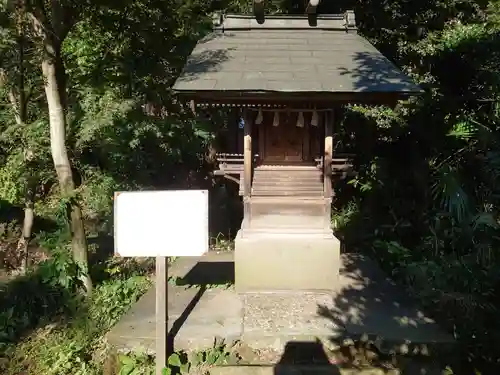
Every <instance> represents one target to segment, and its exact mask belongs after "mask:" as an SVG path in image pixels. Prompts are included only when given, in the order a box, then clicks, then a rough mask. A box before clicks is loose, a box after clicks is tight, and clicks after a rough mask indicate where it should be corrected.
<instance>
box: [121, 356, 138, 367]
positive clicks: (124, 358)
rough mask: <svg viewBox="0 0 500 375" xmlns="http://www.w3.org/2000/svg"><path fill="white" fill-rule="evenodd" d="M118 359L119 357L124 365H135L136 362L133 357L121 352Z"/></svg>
mask: <svg viewBox="0 0 500 375" xmlns="http://www.w3.org/2000/svg"><path fill="white" fill-rule="evenodd" d="M118 359H119V361H120V363H121V364H123V365H133V364H134V362H135V361H134V359H133V358H131V357H129V356H127V355H125V354H119V355H118Z"/></svg>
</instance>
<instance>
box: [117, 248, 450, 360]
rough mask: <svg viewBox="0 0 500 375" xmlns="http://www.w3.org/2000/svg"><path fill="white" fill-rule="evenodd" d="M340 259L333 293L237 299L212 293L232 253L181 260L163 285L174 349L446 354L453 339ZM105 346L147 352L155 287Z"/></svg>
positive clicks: (370, 273)
mask: <svg viewBox="0 0 500 375" xmlns="http://www.w3.org/2000/svg"><path fill="white" fill-rule="evenodd" d="M340 259H341V272H340V278H339V287H338V288H337V291H336V292H334V293H304V292H302V293H300V292H288V293H286V292H280V293H242V294H238V293H236V292H235V291H234V289H233V288H232V287H227V286H226V287H220V286H219V287H211V284H224V283H227V282H228V281H231V280H232V279H233V278H234V264H233V254H232V253H221V254H216V253H209V254H208V255H206V256H204V257H202V258H180V259H179V260H178V261H177V262H176V263H175V264H174V265H173V266H172V268H171V270H170V275H171V276H176V277H179V279H178V282H177V285H176V286H174V285H169V295H168V302H169V330H170V335H171V339H172V340H173V345H174V349H175V350H186V351H194V350H202V349H207V348H210V347H212V345H213V343H214V340H215V339H216V338H219V339H224V340H225V342H226V343H231V342H233V341H236V340H238V341H241V342H242V343H243V344H245V345H246V346H248V347H250V348H252V349H255V350H274V351H276V352H278V353H279V352H281V351H283V349H284V347H285V346H286V344H287V343H289V342H294V341H301V342H304V341H309V342H310V341H316V340H320V341H322V342H323V343H324V345H325V346H326V347H329V348H330V349H332V348H335V347H337V346H338V345H339V344H342V342H343V341H344V340H345V339H353V340H357V339H360V338H363V337H367V338H369V339H373V340H375V342H376V343H378V346H379V348H380V349H381V350H384V351H385V350H392V349H394V350H396V351H397V350H399V351H401V352H403V354H404V353H405V352H407V351H410V352H414V353H415V352H420V353H423V354H426V353H427V352H430V353H431V354H432V351H433V350H434V349H443V348H447V349H446V350H448V349H452V348H453V344H454V340H453V337H452V336H451V335H450V334H448V333H446V332H444V331H443V330H442V329H441V328H440V327H439V326H438V325H437V324H436V323H435V322H433V321H432V319H430V318H428V317H426V316H425V314H424V313H423V312H421V311H419V310H418V309H417V308H416V307H415V306H414V305H413V304H412V303H411V301H409V300H407V299H406V298H405V297H404V294H403V293H402V292H401V290H400V289H399V288H398V287H397V286H396V285H394V284H393V283H391V281H390V280H388V279H387V278H386V277H385V276H384V274H383V273H382V272H381V271H380V269H379V268H378V266H377V265H376V264H375V263H374V262H373V261H371V260H370V259H368V258H366V257H363V256H360V255H350V254H344V255H342V256H341V258H340ZM318 277H321V275H318ZM179 284H185V285H188V284H190V285H193V284H198V285H201V287H193V286H191V287H189V288H187V287H185V286H181V285H179ZM108 341H109V343H110V344H111V345H113V346H115V348H116V349H117V350H118V351H137V350H138V351H146V352H149V353H154V350H155V290H154V287H153V288H151V290H149V291H148V292H147V293H146V294H145V295H144V296H143V297H142V298H141V299H140V300H139V301H138V302H137V303H136V304H135V305H134V306H133V307H132V308H131V309H130V311H129V312H128V313H127V314H126V315H125V316H124V317H123V318H122V320H121V321H120V322H119V323H118V324H117V325H116V326H115V327H114V328H113V329H112V330H111V331H110V332H109V333H108Z"/></svg>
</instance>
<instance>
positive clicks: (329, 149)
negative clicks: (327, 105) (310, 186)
mask: <svg viewBox="0 0 500 375" xmlns="http://www.w3.org/2000/svg"><path fill="white" fill-rule="evenodd" d="M333 121H334V117H333V111H331V112H325V119H324V122H325V151H324V155H323V177H324V180H323V182H324V190H323V192H324V194H325V195H324V196H325V198H331V197H332V158H333Z"/></svg>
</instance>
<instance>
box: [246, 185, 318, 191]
mask: <svg viewBox="0 0 500 375" xmlns="http://www.w3.org/2000/svg"><path fill="white" fill-rule="evenodd" d="M252 190H253V191H264V190H265V191H267V190H269V191H270V190H273V191H274V190H295V191H307V190H313V191H323V185H319V186H318V185H291V184H290V185H287V184H282V185H269V184H257V185H254V186H253V188H252Z"/></svg>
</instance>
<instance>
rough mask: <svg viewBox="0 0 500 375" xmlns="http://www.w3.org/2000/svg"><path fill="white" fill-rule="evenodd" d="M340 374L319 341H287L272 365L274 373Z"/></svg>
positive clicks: (297, 374) (284, 374)
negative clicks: (280, 354) (281, 353)
mask: <svg viewBox="0 0 500 375" xmlns="http://www.w3.org/2000/svg"><path fill="white" fill-rule="evenodd" d="M316 374H320V375H340V370H339V368H338V366H336V365H334V364H332V363H331V362H330V360H329V359H328V356H327V355H326V353H325V350H324V349H323V344H322V343H321V342H319V341H316V342H307V341H289V342H287V343H286V345H285V350H284V352H283V355H282V356H281V359H280V360H279V361H278V363H277V364H276V365H275V366H274V375H316Z"/></svg>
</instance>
